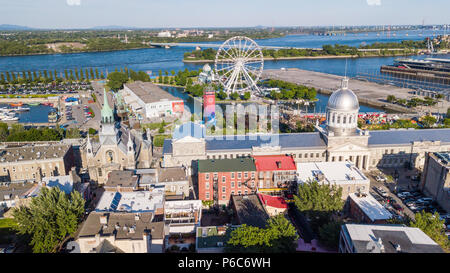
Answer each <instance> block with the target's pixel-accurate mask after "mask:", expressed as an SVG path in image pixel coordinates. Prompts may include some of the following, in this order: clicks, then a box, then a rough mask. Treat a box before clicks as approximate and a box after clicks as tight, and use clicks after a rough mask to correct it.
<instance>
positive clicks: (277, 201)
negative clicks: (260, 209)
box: [258, 193, 288, 209]
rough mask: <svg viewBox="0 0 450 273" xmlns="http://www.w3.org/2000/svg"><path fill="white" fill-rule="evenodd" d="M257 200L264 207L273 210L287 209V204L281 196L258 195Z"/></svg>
mask: <svg viewBox="0 0 450 273" xmlns="http://www.w3.org/2000/svg"><path fill="white" fill-rule="evenodd" d="M258 197H259V200H261V203H263V204H264V205H266V206H269V207H273V208H279V209H287V208H288V204H287V203H286V201H285V200H284V198H283V197H281V196H271V195H266V194H260V193H258Z"/></svg>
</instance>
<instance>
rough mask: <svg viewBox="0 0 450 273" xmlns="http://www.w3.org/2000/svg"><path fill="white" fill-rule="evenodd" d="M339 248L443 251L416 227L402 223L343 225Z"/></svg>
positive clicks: (384, 251) (383, 250) (364, 250)
mask: <svg viewBox="0 0 450 273" xmlns="http://www.w3.org/2000/svg"><path fill="white" fill-rule="evenodd" d="M339 252H344V253H444V251H443V250H442V248H441V247H440V246H439V245H438V244H437V243H436V242H435V241H433V240H432V239H431V238H430V237H429V236H428V235H426V234H425V233H424V232H423V231H422V230H420V229H419V228H414V227H407V226H403V225H361V224H345V225H343V226H342V230H341V238H340V242H339Z"/></svg>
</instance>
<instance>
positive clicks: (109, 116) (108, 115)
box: [102, 89, 114, 123]
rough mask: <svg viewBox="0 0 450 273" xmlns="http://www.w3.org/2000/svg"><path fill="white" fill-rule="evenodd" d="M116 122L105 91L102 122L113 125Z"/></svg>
mask: <svg viewBox="0 0 450 273" xmlns="http://www.w3.org/2000/svg"><path fill="white" fill-rule="evenodd" d="M113 121H114V112H113V110H112V108H111V107H110V106H109V103H108V97H107V96H106V90H105V89H103V107H102V122H103V123H112V122H113Z"/></svg>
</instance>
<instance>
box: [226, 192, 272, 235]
mask: <svg viewBox="0 0 450 273" xmlns="http://www.w3.org/2000/svg"><path fill="white" fill-rule="evenodd" d="M231 202H232V204H233V207H234V208H235V211H236V214H237V215H236V217H237V222H238V224H240V225H242V224H247V225H249V226H255V227H260V228H263V227H265V226H266V223H267V220H268V219H269V215H268V214H267V212H266V210H265V209H264V207H263V205H262V204H261V201H260V200H259V197H258V195H256V194H249V195H232V196H231Z"/></svg>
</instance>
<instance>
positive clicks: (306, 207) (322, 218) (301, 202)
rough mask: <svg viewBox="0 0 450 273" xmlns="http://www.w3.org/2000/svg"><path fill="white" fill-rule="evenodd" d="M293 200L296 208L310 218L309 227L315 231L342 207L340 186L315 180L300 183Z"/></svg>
mask: <svg viewBox="0 0 450 273" xmlns="http://www.w3.org/2000/svg"><path fill="white" fill-rule="evenodd" d="M294 200H295V205H296V207H297V209H298V210H299V211H301V212H302V213H304V214H306V215H307V216H308V217H309V218H310V219H311V228H312V229H313V230H314V231H315V232H318V231H319V227H321V226H323V225H324V224H326V223H328V222H329V221H330V218H331V216H332V214H333V213H335V212H337V211H341V210H342V209H343V207H344V201H343V200H342V188H340V187H338V186H336V185H327V184H321V183H320V184H319V182H317V181H316V180H314V181H308V182H305V183H301V184H300V185H299V186H298V193H297V195H295V196H294Z"/></svg>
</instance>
